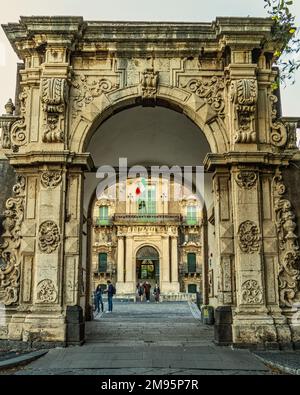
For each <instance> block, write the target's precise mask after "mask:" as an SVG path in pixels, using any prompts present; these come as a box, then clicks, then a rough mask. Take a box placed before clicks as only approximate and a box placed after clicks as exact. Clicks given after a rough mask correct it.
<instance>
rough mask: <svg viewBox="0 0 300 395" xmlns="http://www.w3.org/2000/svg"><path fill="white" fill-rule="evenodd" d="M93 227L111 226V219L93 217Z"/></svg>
mask: <svg viewBox="0 0 300 395" xmlns="http://www.w3.org/2000/svg"><path fill="white" fill-rule="evenodd" d="M93 223H94V226H111V225H112V224H113V217H106V218H100V217H94V221H93Z"/></svg>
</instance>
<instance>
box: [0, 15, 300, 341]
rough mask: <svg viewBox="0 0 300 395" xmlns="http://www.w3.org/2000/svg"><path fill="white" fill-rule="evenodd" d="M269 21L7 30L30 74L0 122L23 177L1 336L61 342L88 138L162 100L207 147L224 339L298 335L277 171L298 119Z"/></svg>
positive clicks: (7, 252)
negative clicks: (280, 89) (283, 101)
mask: <svg viewBox="0 0 300 395" xmlns="http://www.w3.org/2000/svg"><path fill="white" fill-rule="evenodd" d="M272 25H273V21H272V20H269V19H264V18H233V19H232V18H217V19H216V21H213V22H212V23H210V24H209V23H205V24H203V23H195V24H193V23H191V24H190V23H184V24H176V23H142V22H132V23H113V22H107V23H106V22H89V21H84V20H83V18H79V17H53V18H47V17H22V18H21V19H20V22H19V23H13V24H8V25H5V26H4V30H5V33H6V34H7V36H8V39H9V40H10V42H11V44H12V46H13V48H14V49H15V51H16V52H17V54H18V56H19V57H20V59H22V60H23V61H24V69H23V70H21V71H20V73H19V74H20V77H21V80H22V81H21V82H22V83H21V84H18V85H17V91H18V102H17V103H16V105H15V106H14V105H13V103H12V102H11V101H10V102H8V103H7V105H6V114H4V115H3V116H2V117H0V122H1V129H2V133H1V152H2V153H3V154H4V155H5V156H6V157H7V159H8V160H9V163H10V164H11V165H12V166H13V167H14V168H15V169H16V171H17V173H18V176H19V177H18V182H17V184H16V185H15V187H14V189H13V196H12V197H11V198H10V199H8V201H7V203H6V207H5V213H4V214H5V222H4V235H3V239H4V242H3V243H2V244H1V247H0V252H1V266H0V302H1V304H3V307H1V309H2V310H4V314H5V317H6V322H5V323H4V324H3V325H2V326H1V329H0V336H1V338H3V339H9V340H19V341H25V340H26V339H28V338H30V339H39V340H41V341H46V342H47V341H50V342H62V343H64V344H65V342H66V341H67V336H66V331H65V325H66V321H67V310H68V306H78V309H80V308H82V303H83V299H84V296H85V291H84V288H83V287H82V284H83V282H84V281H83V279H84V273H83V270H82V269H83V267H82V251H81V249H82V237H83V228H84V224H83V222H84V210H83V191H84V176H85V172H87V171H88V170H89V169H90V168H91V167H92V166H93V164H92V163H91V161H90V157H89V153H87V152H86V147H87V144H88V141H89V139H90V137H91V136H92V135H93V133H94V132H95V130H96V129H97V127H98V126H99V125H100V124H101V123H102V122H103V121H104V120H105V119H107V118H108V117H110V116H112V115H113V114H114V113H116V112H117V111H121V110H123V109H125V108H128V107H132V106H136V105H142V106H156V105H161V106H167V107H169V108H173V109H175V110H177V111H180V112H182V113H183V114H185V115H186V116H187V117H188V118H189V119H191V120H192V121H193V122H194V123H195V124H196V125H197V126H198V127H199V130H201V131H202V132H203V134H204V135H205V137H206V139H207V141H208V143H209V145H210V148H211V153H210V154H209V155H208V156H207V158H206V160H205V168H206V170H207V171H209V172H211V174H212V178H213V207H212V208H211V209H210V208H208V213H207V218H208V227H212V232H211V234H212V235H213V237H212V239H211V240H208V245H209V246H213V250H212V251H209V254H208V255H209V257H210V259H211V260H210V262H209V264H210V265H211V266H210V267H211V271H212V272H211V273H210V274H211V276H212V278H213V279H214V281H213V282H211V283H213V284H214V286H213V289H212V291H211V293H210V294H209V300H208V302H209V303H210V304H212V305H213V306H214V307H215V308H216V309H218V310H217V311H219V312H220V311H221V313H220V314H221V315H220V316H221V317H223V315H222V314H223V313H224V314H225V315H226V317H225V321H224V322H221V323H220V325H221V326H220V327H219V328H218V327H217V328H216V334H217V339H216V340H217V341H218V342H220V343H221V344H222V342H224V343H231V342H232V343H235V344H249V343H250V344H258V343H260V344H261V343H265V344H268V343H278V344H281V343H289V344H290V343H293V344H296V343H299V342H300V331H299V328H300V326H299V325H298V324H295V321H294V320H293V319H292V317H293V315H294V313H295V312H296V303H297V301H298V300H299V289H300V267H299V261H300V257H299V252H298V250H299V245H298V234H297V228H296V216H295V212H294V207H293V204H292V202H291V199H290V197H288V195H287V194H288V188H286V186H285V184H284V180H283V176H282V174H281V172H280V170H281V167H283V166H284V167H286V169H287V172H288V174H292V170H291V165H290V163H291V161H292V160H297V161H299V160H300V158H299V151H298V150H297V147H296V143H295V142H296V124H295V120H289V121H287V120H284V119H280V118H279V116H278V114H277V109H278V108H277V107H278V105H279V104H280V103H278V97H276V95H274V92H273V90H272V86H273V83H274V81H275V79H276V77H277V74H276V70H274V69H273V68H272V59H273V55H274V51H275V48H276V45H274V42H273V41H272V35H271V31H272ZM124 38H125V39H124ZM170 231H171V236H172V229H171V230H170ZM118 236H120V237H119V239H120V243H122V241H121V240H122V239H121V238H122V236H123V234H122V232H120V234H119V235H118ZM118 242H119V240H118ZM175 246H176V244H175V243H174V245H173V251H174V253H175V252H176V248H175ZM119 263H120V267H121V266H122V265H121V263H122V260H120V262H119ZM174 267H175V266H174ZM129 269H130V268H129ZM175 269H176V270H175ZM175 269H174V272H173V275H174V276H173V277H174V278H176V275H177V274H178V273H177V268H176V267H175ZM123 274H124V273H123ZM130 275H132V271H131V272H130ZM167 277H168V273H167V271H166V278H167ZM167 279H168V278H167ZM119 280H120V283H122V276H121V278H120V279H119ZM123 282H124V281H123ZM166 283H168V281H166ZM169 283H170V281H169ZM45 314H47V316H48V317H49V321H48V322H47V325H46V326H45V323H44V321H43V320H42V319H41V317H43V316H44V315H45ZM78 316H80V315H78ZM80 324H81V323H80V322H78V328H80ZM222 325H226V326H227V329H228V330H227V331H224V330H223V328H224V327H223V326H222ZM78 330H79V329H78ZM224 334H226V336H227V337H226V338H225V339H224V338H223V337H222V336H223V335H224ZM68 339H69V338H68Z"/></svg>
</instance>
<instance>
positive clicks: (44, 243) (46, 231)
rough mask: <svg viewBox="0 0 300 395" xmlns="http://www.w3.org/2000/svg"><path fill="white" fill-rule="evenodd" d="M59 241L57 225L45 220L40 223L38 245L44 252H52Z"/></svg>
mask: <svg viewBox="0 0 300 395" xmlns="http://www.w3.org/2000/svg"><path fill="white" fill-rule="evenodd" d="M59 243H60V234H59V229H58V226H57V225H56V223H55V222H53V221H45V222H43V223H42V224H41V225H40V230H39V247H40V250H41V251H42V252H44V253H46V254H51V253H52V252H54V251H55V250H56V249H57V248H58V245H59Z"/></svg>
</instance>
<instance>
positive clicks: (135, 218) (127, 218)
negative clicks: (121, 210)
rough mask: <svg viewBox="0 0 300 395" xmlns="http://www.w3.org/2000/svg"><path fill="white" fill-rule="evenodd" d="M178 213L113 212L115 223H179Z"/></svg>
mask: <svg viewBox="0 0 300 395" xmlns="http://www.w3.org/2000/svg"><path fill="white" fill-rule="evenodd" d="M180 220H181V218H180V215H176V214H144V213H143V214H115V216H114V222H115V223H142V224H148V223H150V224H166V223H168V224H180Z"/></svg>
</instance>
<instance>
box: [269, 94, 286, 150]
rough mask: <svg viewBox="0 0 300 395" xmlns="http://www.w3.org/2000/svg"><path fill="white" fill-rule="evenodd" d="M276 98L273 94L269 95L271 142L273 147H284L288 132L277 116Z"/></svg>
mask: <svg viewBox="0 0 300 395" xmlns="http://www.w3.org/2000/svg"><path fill="white" fill-rule="evenodd" d="M277 102H278V98H277V97H276V96H275V95H269V103H270V110H269V111H270V118H271V119H270V124H271V136H270V140H271V144H272V145H274V146H275V147H284V146H285V145H286V143H287V139H288V134H287V129H286V127H285V126H284V124H283V123H282V122H281V121H280V120H279V119H278V117H277V108H276V103H277Z"/></svg>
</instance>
